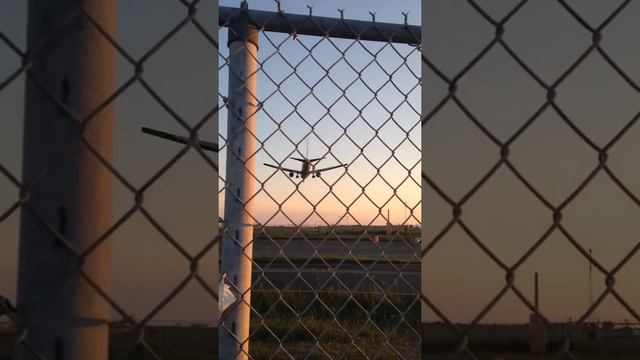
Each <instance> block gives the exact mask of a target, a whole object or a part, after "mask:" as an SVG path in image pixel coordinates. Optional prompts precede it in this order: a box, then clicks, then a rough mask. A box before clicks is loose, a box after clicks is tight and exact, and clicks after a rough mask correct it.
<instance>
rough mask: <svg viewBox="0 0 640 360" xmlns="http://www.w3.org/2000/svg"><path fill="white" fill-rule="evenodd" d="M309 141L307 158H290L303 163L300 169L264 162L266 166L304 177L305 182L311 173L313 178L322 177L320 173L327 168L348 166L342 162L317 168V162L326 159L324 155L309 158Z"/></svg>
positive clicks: (291, 175) (290, 174)
mask: <svg viewBox="0 0 640 360" xmlns="http://www.w3.org/2000/svg"><path fill="white" fill-rule="evenodd" d="M308 157H309V143H307V157H306V158H295V157H292V158H290V159H292V160H296V161H300V162H301V163H302V167H301V168H300V170H294V169H289V168H284V167H280V166H277V165H271V164H267V163H264V165H265V166H268V167H271V168H274V169H278V170H282V172H284V173H289V177H290V178H292V177H294V176H295V177H296V178H302V181H303V182H304V179H306V178H307V177H308V176H309V175H311V177H312V178H315V177H320V174H321V173H322V172H323V171H327V170H333V169H337V168H341V167H345V168H346V167H347V164H340V165H336V166H330V167H327V168H322V169H316V167H315V162H317V161H320V160H322V159H324V157H321V158H315V159H309V158H308Z"/></svg>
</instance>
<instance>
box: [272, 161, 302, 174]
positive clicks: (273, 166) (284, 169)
mask: <svg viewBox="0 0 640 360" xmlns="http://www.w3.org/2000/svg"><path fill="white" fill-rule="evenodd" d="M264 166H268V167H272V168H274V169H278V170H282V171H287V172H292V173H296V174H301V173H302V172H301V171H300V170H293V169H287V168H283V167H280V166H276V165H271V164H267V163H264Z"/></svg>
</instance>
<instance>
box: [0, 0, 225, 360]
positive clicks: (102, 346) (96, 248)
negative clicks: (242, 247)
mask: <svg viewBox="0 0 640 360" xmlns="http://www.w3.org/2000/svg"><path fill="white" fill-rule="evenodd" d="M178 3H179V4H181V6H183V8H184V13H185V16H184V17H183V19H182V21H181V22H179V23H178V24H177V25H176V26H175V27H174V28H173V29H171V31H170V32H168V33H167V34H165V35H164V36H163V37H162V38H161V39H160V40H159V41H158V42H157V43H156V44H154V46H152V47H151V49H149V50H148V51H147V52H146V53H145V54H144V55H143V56H141V57H140V58H138V59H136V58H134V57H133V56H132V55H130V54H129V53H128V52H127V51H126V50H125V49H124V48H123V47H121V46H120V45H119V43H118V42H117V39H116V38H115V24H116V8H115V7H116V3H115V2H113V1H104V0H88V1H84V0H70V1H63V2H55V3H54V2H50V1H38V0H33V1H29V5H28V32H27V44H26V49H22V48H21V47H20V46H18V45H17V44H18V42H17V40H15V39H11V38H10V37H9V36H7V35H5V34H4V33H3V32H2V31H1V30H0V43H2V46H6V47H8V48H9V49H10V51H11V53H12V55H14V56H16V57H18V58H19V59H20V62H19V64H20V65H19V67H18V68H16V69H14V71H12V72H11V73H10V74H9V75H8V76H7V77H6V78H3V79H0V92H2V91H3V90H5V89H6V88H7V87H9V86H10V85H11V84H12V83H14V82H17V81H22V80H23V79H24V80H26V98H25V107H24V108H25V114H24V148H23V156H22V160H23V166H22V169H23V172H22V176H20V175H19V174H15V173H13V172H11V171H10V170H9V169H8V168H7V167H5V166H4V165H3V164H0V174H2V176H3V177H4V178H6V179H7V180H8V181H9V183H10V184H11V186H13V187H15V188H16V189H18V190H19V197H18V198H17V199H15V200H13V203H12V205H10V206H9V207H8V208H6V209H1V210H0V223H2V222H4V221H6V220H7V219H8V218H9V217H10V216H12V215H13V214H14V213H17V212H20V246H19V273H18V291H17V300H16V301H15V303H14V304H12V303H11V302H9V300H8V299H4V298H2V302H1V303H0V318H1V319H2V320H5V319H8V321H9V323H10V324H11V329H13V332H14V334H13V336H11V334H9V333H6V332H5V331H4V327H3V331H2V333H0V336H2V344H5V343H6V341H7V337H9V338H11V339H15V341H16V346H15V352H14V354H15V357H16V359H51V360H58V359H107V358H132V357H134V358H137V356H138V357H139V356H143V357H145V356H146V357H145V358H148V357H151V358H160V356H159V355H158V354H157V353H156V352H155V351H154V349H153V348H152V347H151V346H150V345H149V343H148V339H147V337H146V335H145V329H147V327H148V323H149V321H150V320H151V319H152V318H153V317H154V316H155V315H156V314H157V313H158V312H160V311H161V310H162V309H163V308H164V307H165V306H166V305H167V304H168V303H169V302H171V301H172V300H173V299H174V298H175V297H176V295H177V294H178V293H180V292H181V291H182V290H183V289H184V288H185V286H186V285H187V284H189V283H191V282H196V283H199V284H200V285H201V286H202V288H203V289H204V290H205V291H206V292H207V293H208V295H209V296H211V297H212V298H213V299H214V300H215V301H217V297H218V296H217V289H216V287H215V286H213V284H208V283H207V282H206V281H204V279H203V277H202V276H201V275H200V274H201V273H200V272H201V271H203V270H202V269H198V262H199V261H200V260H201V259H202V257H203V256H204V255H205V254H207V253H209V252H211V250H212V249H213V248H214V246H216V245H217V243H218V238H217V237H216V238H214V239H212V240H211V241H210V242H209V243H208V244H207V245H206V246H204V247H203V248H202V249H201V250H200V251H199V252H197V253H195V254H192V253H189V252H188V251H186V250H185V249H184V247H183V246H182V245H181V243H180V242H179V241H177V240H176V239H174V238H172V237H171V235H169V233H168V232H167V231H166V230H165V229H164V228H163V226H162V224H160V223H159V222H158V221H157V220H156V219H155V218H154V217H153V216H152V215H151V214H150V213H149V212H148V211H147V209H146V207H145V204H144V194H145V191H146V190H147V189H148V188H149V187H150V186H151V185H153V184H154V183H155V182H156V181H157V180H158V179H159V178H160V177H161V176H162V175H163V174H165V173H166V171H167V170H168V169H169V168H170V167H171V166H173V164H175V162H176V161H177V160H178V159H180V157H181V156H182V155H184V154H185V153H186V152H187V151H188V150H189V149H190V148H195V149H196V150H197V151H198V152H199V153H200V154H201V155H202V157H203V159H205V161H206V162H207V163H208V164H209V165H210V166H211V168H212V169H214V170H215V171H216V172H217V163H216V162H215V161H211V160H210V158H209V157H207V156H206V155H204V153H203V149H202V148H201V147H200V142H199V141H198V139H197V132H198V129H199V128H200V127H201V126H203V125H204V124H205V123H206V122H208V121H209V120H210V119H212V118H213V117H215V116H216V115H217V113H218V106H217V104H212V105H211V109H210V111H209V112H208V113H207V115H206V116H205V117H204V118H203V119H202V120H201V121H200V122H198V124H197V125H196V126H191V125H189V124H188V123H187V122H186V121H185V120H184V119H183V118H181V117H180V116H179V115H177V113H176V112H175V111H174V110H173V109H172V108H171V107H170V106H169V105H168V104H167V102H166V101H165V100H164V99H163V98H162V97H161V96H160V95H159V94H158V93H157V92H155V91H154V89H153V88H152V87H151V86H150V85H149V84H148V83H147V81H146V80H145V78H144V76H143V70H144V67H145V65H146V63H147V61H148V60H149V59H150V58H152V57H153V56H154V55H155V54H156V53H157V51H158V49H160V48H161V47H163V46H164V45H165V44H166V43H167V42H168V41H169V40H170V39H171V38H172V37H173V36H175V34H176V33H178V32H179V31H180V30H181V29H182V28H184V27H186V26H188V25H192V26H194V27H195V28H196V29H198V31H199V32H200V34H201V35H202V37H203V38H204V39H205V40H206V41H207V42H208V43H209V45H210V46H211V47H212V48H213V49H216V50H217V48H218V43H217V40H216V39H215V38H214V37H212V36H211V35H210V34H209V33H208V32H207V31H205V29H204V28H203V26H202V25H201V24H200V23H199V21H198V20H197V18H196V17H195V14H196V12H197V9H198V5H199V4H198V1H194V2H187V1H181V2H178ZM2 6H3V7H4V6H5V5H4V4H3V5H2ZM3 10H4V9H3ZM117 56H118V57H122V58H124V59H126V61H127V65H128V66H129V67H130V69H132V70H133V71H132V72H131V73H132V75H131V76H130V77H129V78H128V79H127V80H126V81H125V82H124V83H123V84H122V85H120V86H116V73H115V65H116V57H117ZM214 60H215V59H214ZM135 83H137V84H140V85H142V87H143V88H144V89H145V90H146V91H147V92H148V93H149V94H150V95H151V97H152V98H153V99H154V100H155V101H156V102H157V103H158V104H159V105H160V106H162V108H163V109H164V110H165V111H166V112H167V113H168V114H169V115H170V116H171V117H172V118H173V119H174V120H175V121H176V122H177V123H179V124H180V125H181V126H182V127H183V128H184V130H185V133H187V134H188V136H187V137H186V140H185V141H183V142H185V143H186V146H185V147H184V149H183V150H182V151H181V152H180V153H178V154H177V155H176V156H174V157H173V158H172V159H171V160H170V161H168V162H167V163H166V164H165V165H164V166H163V167H162V168H161V169H160V170H158V171H157V172H156V173H155V174H153V175H152V176H151V177H150V178H149V179H148V180H147V181H146V182H145V183H144V185H143V186H141V187H135V186H134V185H132V183H131V182H130V181H129V180H128V179H127V178H126V176H125V175H124V174H123V173H121V172H120V171H118V169H116V167H115V166H114V164H113V158H112V154H113V150H114V149H113V145H114V144H113V136H114V134H113V133H114V117H115V116H114V103H115V102H116V100H117V99H118V98H119V97H120V96H122V94H123V93H124V92H126V91H127V89H129V88H130V87H131V86H132V85H133V84H135ZM203 148H204V146H203ZM13 152H14V153H16V152H17V150H14V151H13ZM115 182H118V183H119V184H120V185H123V186H124V187H125V188H126V189H127V190H128V191H129V192H130V196H131V200H133V201H132V202H133V204H132V205H131V206H130V208H129V209H128V211H126V213H125V214H124V215H122V216H121V217H119V218H116V219H113V218H112V216H111V211H112V203H113V198H114V193H113V185H114V183H115ZM136 213H140V214H142V216H143V217H144V218H146V220H148V222H149V224H151V225H152V226H153V227H154V228H155V229H156V230H157V231H158V232H159V233H160V234H162V236H163V237H164V239H165V240H166V241H167V243H168V244H171V246H173V248H174V249H175V251H176V252H178V253H180V254H181V256H183V257H184V258H185V259H186V260H187V261H188V263H189V264H190V269H189V273H188V275H187V276H186V277H185V278H184V279H183V280H182V281H181V282H180V284H178V285H177V286H176V287H175V288H174V289H173V290H172V291H171V292H170V294H168V296H166V297H165V298H163V299H157V305H156V306H155V307H154V308H153V309H152V310H151V311H150V312H149V313H148V314H146V316H144V317H142V318H141V319H140V320H135V317H134V316H133V315H131V314H130V313H128V311H127V309H125V308H124V307H123V306H122V305H121V304H120V303H119V302H118V301H117V300H116V299H114V298H113V297H112V296H111V295H110V292H109V282H110V279H109V277H110V266H111V258H110V241H109V237H110V236H111V235H112V234H113V233H114V232H115V231H117V230H118V229H120V228H121V227H123V224H125V223H126V222H127V221H129V220H130V218H131V217H132V216H133V215H134V214H136ZM211 218H212V220H214V221H215V218H216V216H215V214H212V216H211ZM214 221H212V222H214ZM3 240H4V239H3ZM204 271H207V270H206V269H205V270H204ZM207 272H210V271H207ZM110 312H114V313H115V314H117V315H116V316H119V317H120V319H119V321H118V322H119V323H121V324H124V325H125V326H126V329H125V330H126V331H123V332H122V333H123V334H124V338H125V339H124V340H123V341H122V342H120V345H122V344H125V345H123V346H120V348H119V349H117V351H111V353H109V352H110V351H109V347H110V346H109V345H110V344H109V338H110V331H111V333H112V334H113V328H111V329H110V324H111V323H112V321H111V319H110V316H109V313H110ZM215 341H216V339H215V338H214V336H212V338H211V342H212V343H215ZM111 345H112V346H111V349H112V350H113V344H111ZM3 350H4V348H3ZM140 353H143V354H142V355H141V354H140ZM133 354H138V355H133Z"/></svg>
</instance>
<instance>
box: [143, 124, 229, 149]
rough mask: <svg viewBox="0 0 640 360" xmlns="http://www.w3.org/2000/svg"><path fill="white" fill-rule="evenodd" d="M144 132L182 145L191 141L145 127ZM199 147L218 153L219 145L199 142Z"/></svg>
mask: <svg viewBox="0 0 640 360" xmlns="http://www.w3.org/2000/svg"><path fill="white" fill-rule="evenodd" d="M142 132H143V133H145V134H149V135H153V136H157V137H160V138H163V139H167V140H171V141H175V142H177V143H181V144H188V143H189V142H190V141H191V140H190V139H189V138H187V137H184V136H179V135H174V134H169V133H166V132H164V131H159V130H154V129H150V128H148V127H144V126H143V127H142ZM198 145H200V148H201V149H202V150H209V151H214V152H218V144H215V143H212V142H208V141H202V140H198Z"/></svg>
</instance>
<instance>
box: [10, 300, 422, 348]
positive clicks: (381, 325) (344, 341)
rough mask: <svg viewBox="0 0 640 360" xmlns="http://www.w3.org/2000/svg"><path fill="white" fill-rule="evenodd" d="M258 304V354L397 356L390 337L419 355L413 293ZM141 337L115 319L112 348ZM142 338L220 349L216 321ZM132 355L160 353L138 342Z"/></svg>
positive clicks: (158, 330) (254, 342) (153, 343)
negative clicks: (117, 322)
mask: <svg viewBox="0 0 640 360" xmlns="http://www.w3.org/2000/svg"><path fill="white" fill-rule="evenodd" d="M252 306H253V307H254V309H255V310H256V312H257V313H259V314H263V316H262V317H259V316H257V315H256V313H254V314H252V318H251V332H252V334H253V335H252V337H251V342H250V353H251V355H252V357H253V358H255V359H269V358H271V356H272V355H273V354H276V355H275V356H274V357H273V358H274V359H290V358H291V357H293V358H295V359H299V358H304V357H305V356H306V355H307V354H308V353H309V352H312V355H311V356H309V359H327V358H329V357H327V355H329V356H330V357H332V358H343V359H366V358H372V357H374V355H376V354H377V356H378V358H380V359H399V358H400V357H399V356H398V355H397V354H396V352H395V351H394V350H392V349H391V347H390V346H389V345H392V346H393V347H394V348H395V349H396V351H398V352H399V353H400V354H401V355H402V356H403V357H404V358H406V359H409V358H411V359H418V358H419V356H420V328H419V326H420V323H419V321H420V317H419V316H420V303H419V301H416V297H415V295H414V296H407V295H384V294H380V293H377V294H376V293H371V294H354V295H351V294H348V293H340V292H323V293H319V294H318V295H317V296H316V295H315V294H314V293H309V292H287V293H285V294H284V295H283V296H282V297H279V295H278V294H276V293H274V292H260V291H256V292H254V294H253V299H252ZM296 313H297V314H300V315H301V316H300V317H299V318H298V316H297V315H296ZM334 315H335V316H334ZM412 328H413V329H415V330H413V329H412ZM136 339H137V333H136V331H135V329H133V328H130V327H124V326H119V325H113V326H112V327H111V332H110V352H111V354H112V356H114V357H118V355H119V354H122V353H123V351H125V350H126V349H128V348H130V347H131V346H132V345H133V344H135V342H136ZM387 340H388V342H387ZM15 341H16V339H15V333H14V332H13V331H12V330H10V329H8V328H5V329H4V331H0V360H9V359H12V358H11V353H12V349H13V346H14V344H15ZM144 341H145V344H147V345H148V346H149V347H150V348H151V349H152V350H153V351H154V352H155V353H156V354H157V355H158V356H159V357H160V358H162V359H184V360H201V359H202V360H204V359H214V358H216V356H217V352H218V349H217V343H218V337H217V329H216V328H211V327H204V326H192V327H183V326H148V327H146V328H145V330H144ZM316 344H318V345H316ZM412 351H413V355H414V356H411V355H410V354H411V353H412ZM287 354H289V355H291V357H289V356H288V355H287ZM126 359H132V360H146V359H154V357H153V355H151V354H150V353H149V352H148V350H147V349H145V347H144V346H142V345H139V346H138V347H137V348H136V349H135V350H134V351H133V352H132V353H131V354H130V356H128V357H126Z"/></svg>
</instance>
